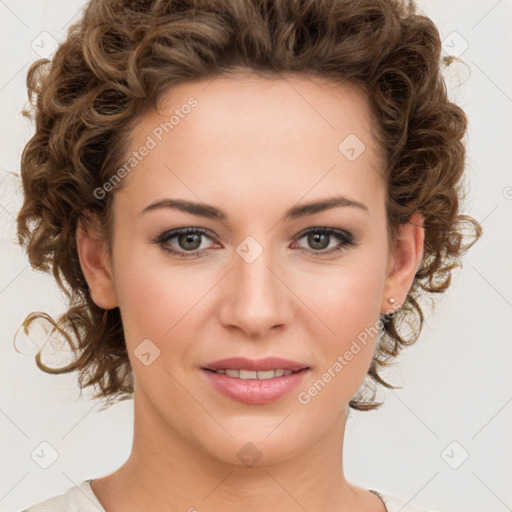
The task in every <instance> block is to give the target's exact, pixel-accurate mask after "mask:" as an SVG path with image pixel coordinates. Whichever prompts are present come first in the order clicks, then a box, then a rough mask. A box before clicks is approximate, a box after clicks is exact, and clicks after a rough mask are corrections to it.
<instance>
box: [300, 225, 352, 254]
mask: <svg viewBox="0 0 512 512" xmlns="http://www.w3.org/2000/svg"><path fill="white" fill-rule="evenodd" d="M303 238H307V240H306V242H307V243H308V244H309V245H310V247H312V248H313V249H314V250H313V252H314V253H318V255H326V254H333V253H336V252H339V251H342V250H344V249H347V248H348V247H350V246H355V245H357V242H356V240H355V237H354V235H352V233H350V232H348V231H344V230H338V229H332V228H327V227H317V228H312V229H309V230H308V231H306V232H305V233H302V234H301V235H299V237H297V238H296V240H302V239H303ZM333 238H334V240H333ZM336 240H337V241H338V244H337V245H334V246H331V247H330V248H329V245H330V242H333V241H334V242H335V241H336ZM306 249H307V248H306Z"/></svg>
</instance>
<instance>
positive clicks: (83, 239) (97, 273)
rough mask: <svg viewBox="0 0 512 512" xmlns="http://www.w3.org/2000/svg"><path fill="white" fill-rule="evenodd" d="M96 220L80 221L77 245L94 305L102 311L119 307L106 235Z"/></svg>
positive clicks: (89, 217) (77, 230) (90, 218)
mask: <svg viewBox="0 0 512 512" xmlns="http://www.w3.org/2000/svg"><path fill="white" fill-rule="evenodd" d="M100 233H101V230H100V229H99V228H98V222H97V220H96V218H93V217H91V216H88V219H87V222H84V221H83V219H80V220H79V222H78V225H77V229H76V244H77V251H78V257H79V259H80V266H81V267H82V272H83V273H84V276H85V279H86V281H87V284H88V285H89V289H90V292H91V297H92V300H93V301H94V303H95V304H96V305H97V306H98V307H100V308H102V309H113V308H115V307H117V305H118V302H117V296H116V293H115V287H114V279H113V274H112V264H111V260H110V256H109V254H108V250H107V244H106V240H105V237H104V235H102V234H100Z"/></svg>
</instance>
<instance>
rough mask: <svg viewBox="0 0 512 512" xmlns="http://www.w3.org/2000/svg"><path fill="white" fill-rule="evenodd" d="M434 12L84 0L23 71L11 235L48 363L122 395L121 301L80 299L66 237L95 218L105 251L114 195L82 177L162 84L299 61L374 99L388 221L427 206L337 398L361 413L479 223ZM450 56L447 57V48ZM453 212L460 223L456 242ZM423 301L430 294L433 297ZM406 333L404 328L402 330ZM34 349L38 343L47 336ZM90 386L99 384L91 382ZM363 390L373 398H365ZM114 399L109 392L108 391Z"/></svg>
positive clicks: (308, 70)
mask: <svg viewBox="0 0 512 512" xmlns="http://www.w3.org/2000/svg"><path fill="white" fill-rule="evenodd" d="M452 60H454V59H453V58H450V57H443V58H441V40H440V36H439V32H438V30H437V28H436V26H435V24H434V23H433V22H432V21H431V20H430V19H429V18H428V17H426V16H424V15H421V14H419V13H418V12H417V8H416V6H415V5H414V3H413V2H408V3H407V4H406V3H404V2H400V1H399V0H359V1H358V2H354V1H352V0H244V1H243V2H241V1H239V0H179V1H178V0H139V1H136V0H92V1H91V2H89V3H88V4H87V6H86V8H85V10H84V13H83V16H82V17H81V19H80V20H79V21H78V22H77V23H75V24H74V25H72V26H71V27H70V29H69V31H68V34H67V37H66V39H65V40H64V41H63V42H62V43H61V44H60V46H59V47H58V49H57V51H56V53H55V54H54V56H53V58H52V59H51V60H48V59H40V60H38V61H36V62H34V63H33V64H32V65H31V67H30V69H29V71H28V75H27V88H28V94H29V100H30V108H28V109H27V110H24V111H23V114H24V115H25V116H26V117H29V118H31V119H35V134H34V135H33V137H32V138H31V139H30V140H29V142H28V143H27V144H26V146H25V148H24V151H23V154H22V158H21V177H22V182H23V189H24V203H23V206H22V208H21V210H20V212H19V215H18V218H17V227H18V237H19V243H20V245H21V246H22V247H24V248H26V250H27V253H28V258H29V261H30V264H31V265H32V266H33V267H34V268H35V269H38V270H42V271H45V272H48V271H50V269H51V270H52V272H53V275H54V276H55V279H56V280H57V283H58V285H59V287H60V288H61V289H62V290H63V291H64V292H65V294H66V299H67V301H68V303H69V304H68V305H69V309H68V310H67V311H66V312H65V314H63V315H62V316H61V317H60V318H59V319H58V321H57V322H56V321H54V320H53V319H52V318H51V317H50V316H49V315H47V314H46V313H42V312H34V313H31V314H30V315H28V316H27V317H26V319H25V321H24V322H23V327H24V330H25V333H28V332H29V325H30V323H31V322H32V321H33V320H34V319H36V318H44V319H46V320H47V321H49V322H50V323H51V325H52V329H53V331H52V332H55V331H56V332H58V333H59V334H60V335H62V336H63V337H64V339H65V340H66V342H67V343H69V345H70V347H71V348H72V350H73V353H74V355H75V359H74V361H73V362H72V363H71V364H69V365H67V366H65V367H63V368H50V367H48V366H46V365H44V364H43V363H42V361H41V352H42V348H41V349H40V350H39V352H38V353H37V355H36V363H37V365H38V367H39V368H40V369H42V370H44V371H46V372H48V373H66V372H72V371H78V372H79V378H78V380H79V383H80V388H81V389H82V388H84V387H87V386H96V387H97V386H99V388H100V390H101V391H100V392H99V393H97V394H96V395H95V397H94V398H105V399H107V406H108V405H110V404H111V403H112V402H114V401H119V400H124V399H126V398H130V397H131V396H132V394H133V383H134V382H133V371H132V368H131V365H130V361H129V358H128V354H127V349H126V344H125V339H124V332H123V325H122V322H121V316H120V311H119V308H114V309H111V310H103V309H101V308H100V307H98V306H97V305H96V304H95V303H94V302H93V300H92V298H91V295H90V293H89V288H88V285H87V282H86V280H85V277H84V275H83V273H82V269H81V266H80V262H79V258H78V254H77V244H76V238H75V233H76V228H77V224H78V222H79V221H84V222H85V223H86V225H87V221H88V219H90V217H91V216H97V217H98V218H99V219H100V220H101V226H102V228H103V229H104V235H105V237H106V239H107V243H108V247H109V248H110V236H111V220H112V219H111V205H112V196H113V194H108V195H107V196H106V197H105V198H99V197H97V194H95V193H94V190H95V189H97V188H98V187H101V186H102V185H103V184H104V183H106V182H107V181H108V180H109V179H111V177H112V176H113V174H114V172H115V170H116V169H118V168H119V166H120V165H121V164H122V162H123V161H124V160H125V158H126V153H127V149H128V141H129V140H130V138H129V136H130V131H131V128H132V127H133V126H135V124H136V122H137V121H138V120H140V118H141V116H143V115H144V114H145V113H147V112H148V111H149V110H150V109H151V108H155V107H156V106H157V104H158V100H159V99H160V98H162V95H163V94H164V93H165V92H166V91H168V90H169V88H171V87H172V86H174V85H177V84H180V83H182V82H187V81H193V80H199V79H203V78H209V77H211V78H214V77H216V76H221V75H223V74H229V73H233V72H236V71H244V70H245V71H249V72H252V73H255V74H260V75H264V76H266V77H274V78H279V77H280V75H281V73H285V72H286V73H290V72H291V73H298V74H301V75H305V76H311V77H313V76H316V77H323V78H325V79H328V80H329V81H331V82H333V83H348V84H353V85H355V86H356V87H358V88H359V89H360V90H362V91H363V92H364V93H365V94H366V95H367V98H368V100H369V102H370V107H371V109H372V115H373V118H374V119H373V121H374V123H375V127H376V132H375V137H376V139H377V142H378V147H379V150H380V151H382V154H383V155H384V156H385V159H384V160H385V169H384V170H383V173H384V174H383V175H384V177H385V183H386V188H387V192H386V194H387V196H386V211H387V223H388V231H389V233H390V234H391V236H394V235H396V233H397V230H398V227H399V226H400V225H401V224H404V223H407V222H408V221H409V220H410V218H411V216H412V215H413V213H414V212H420V213H421V214H422V215H423V218H424V232H425V242H424V254H423V258H422V261H421V264H420V266H419V267H418V270H417V272H416V274H415V278H414V282H413V284H412V286H411V289H410V291H409V293H408V295H407V298H406V300H405V301H404V303H403V306H402V307H401V309H400V310H399V311H398V312H396V313H394V314H392V315H384V319H383V321H382V332H381V339H380V341H379V343H378V345H377V347H376V350H375V354H374V357H373V360H372V362H371V365H370V368H369V371H368V375H367V377H369V379H368V378H367V379H365V381H366V382H365V386H364V387H363V389H362V390H360V392H359V393H358V395H356V397H354V398H353V399H352V400H351V401H350V403H349V406H350V407H351V408H353V409H359V410H369V409H374V408H376V407H378V406H380V405H381V403H376V402H375V401H374V398H375V391H376V387H375V384H376V383H380V384H381V385H383V386H385V387H388V388H396V387H397V386H392V385H391V384H389V383H387V382H386V381H385V380H384V379H383V378H382V377H381V376H380V375H379V369H380V368H381V367H384V366H387V365H388V364H390V362H391V360H392V359H393V358H395V357H396V356H397V355H398V353H399V352H400V350H401V349H402V348H403V347H405V346H408V345H411V344H413V343H414V342H415V341H416V340H417V339H418V337H419V334H420V331H421V328H422V325H423V322H424V316H423V312H422V309H421V307H420V304H419V301H420V299H421V298H422V297H423V296H425V297H427V296H428V297H431V298H432V297H433V294H439V293H442V292H444V291H445V290H446V289H447V288H448V287H449V285H450V281H451V276H452V271H453V270H454V269H455V268H457V267H460V265H461V263H460V259H461V256H462V254H463V253H464V252H465V251H466V250H467V249H468V248H469V247H470V246H471V245H472V244H473V243H474V242H475V241H476V240H477V239H478V238H479V237H480V235H481V226H480V224H479V223H478V222H476V221H475V220H474V219H473V218H472V217H470V216H467V215H462V214H461V213H460V203H461V200H462V199H463V197H464V188H465V187H464V186H463V180H462V178H463V172H464V168H465V146H464V143H463V140H462V139H463V137H464V135H465V132H466V128H467V117H466V115H465V113H464V112H463V110H462V109H461V108H460V107H459V106H457V105H456V104H454V103H452V102H450V101H449V99H448V94H447V89H446V84H445V81H444V79H443V76H442V68H443V66H448V65H449V64H450V63H451V61H452ZM457 60H458V59H457ZM464 225H466V226H467V227H469V228H471V229H470V232H471V233H470V234H471V236H468V237H467V239H466V235H465V234H464V229H463V228H464ZM431 303H432V304H433V301H431ZM402 331H403V332H402ZM43 348H44V347H43ZM96 389H97V388H96ZM368 390H371V391H372V392H373V395H372V396H371V397H370V398H368V397H366V398H365V393H366V392H367V391H368ZM114 399H116V400H114Z"/></svg>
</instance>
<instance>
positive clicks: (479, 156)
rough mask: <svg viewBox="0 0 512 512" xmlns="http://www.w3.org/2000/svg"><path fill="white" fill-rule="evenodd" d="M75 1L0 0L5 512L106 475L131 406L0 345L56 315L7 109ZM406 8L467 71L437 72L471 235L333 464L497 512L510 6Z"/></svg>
mask: <svg viewBox="0 0 512 512" xmlns="http://www.w3.org/2000/svg"><path fill="white" fill-rule="evenodd" d="M82 5H83V2H82V1H77V0H73V1H71V0H58V1H56V0H53V1H51V2H50V1H48V0H47V1H38V0H31V1H29V0H25V1H22V2H15V1H14V0H0V52H1V73H0V112H1V116H0V124H1V126H0V147H1V149H2V151H1V153H0V222H1V230H0V236H1V245H0V257H1V267H0V318H1V323H0V325H1V326H2V330H1V333H2V342H1V344H0V350H1V359H0V364H1V368H0V376H1V387H0V413H1V414H0V428H1V433H2V435H1V455H0V458H1V460H2V464H1V469H0V471H1V473H0V474H1V482H0V509H1V510H2V511H5V512H19V511H20V510H22V509H23V508H24V507H26V506H29V505H32V504H34V503H36V502H38V501H41V500H43V499H45V498H47V497H50V496H54V495H56V494H60V493H62V492H64V491H65V490H66V489H68V488H69V487H71V486H72V485H75V484H77V483H79V482H81V481H82V480H83V479H85V478H93V477H99V476H103V475H105V474H107V473H109V472H111V471H113V470H115V469H116V468H117V467H119V466H120V465H121V464H122V463H123V462H124V460H125V459H126V458H127V457H128V455H129V453H130V448H131V440H132V419H133V412H132V402H131V401H129V402H124V403H121V404H118V405H116V406H114V407H113V408H112V409H110V410H108V411H106V412H102V413H99V412H98V411H97V409H98V405H97V404H96V403H95V402H91V401H87V400H86V399H85V398H87V397H88V396H90V393H87V392H86V393H84V396H83V397H82V398H80V396H79V391H78V387H77V382H76V375H64V376H52V375H46V374H44V373H42V372H40V371H39V370H38V369H37V367H36V366H35V363H34V359H33V354H34V353H35V350H36V348H37V347H36V344H37V343H38V341H37V339H36V340H35V341H34V342H32V341H30V340H25V342H23V343H21V344H20V346H19V349H20V350H21V352H22V354H20V353H17V352H16V351H15V350H14V347H13V337H14V333H15V332H16V330H17V329H18V327H19V326H20V325H21V322H22V321H23V319H24V318H25V316H26V314H28V313H29V312H31V311H35V310H43V311H46V312H48V313H50V314H51V315H52V316H54V317H55V316H56V315H57V314H58V313H59V312H62V311H63V310H64V303H63V301H62V297H61V294H60V292H59V291H58V288H57V285H56V284H55V282H54V280H53V278H51V277H50V276H47V275H44V274H40V273H36V272H34V271H32V270H31V268H30V266H29V265H28V261H27V259H26V257H25V255H24V254H23V252H22V251H21V249H20V248H19V247H18V246H17V245H16V238H15V217H16V214H17V212H18V210H19V207H20V205H21V194H20V187H19V181H18V173H19V159H20V154H21V151H22V148H23V146H24V145H25V143H26V142H27V141H28V139H29V138H30V136H31V135H32V133H33V126H31V124H30V123H29V122H28V121H26V120H24V119H23V118H22V117H21V115H20V111H21V109H22V107H23V106H24V103H25V101H26V92H25V76H26V71H27V69H28V66H29V64H30V63H31V62H32V61H34V60H35V59H37V58H38V53H39V54H44V53H45V52H49V51H51V50H52V38H54V39H55V40H56V41H59V40H61V39H62V38H63V37H64V35H65V31H66V28H67V26H68V24H69V23H70V22H71V21H72V20H73V19H76V18H74V17H75V16H76V15H77V14H78V12H79V10H80V9H81V7H82ZM419 5H420V7H421V9H422V10H423V11H424V12H425V13H426V14H427V15H428V16H430V17H431V18H432V19H433V20H434V21H435V22H436V24H437V25H438V27H439V30H440V33H441V36H442V38H443V39H444V40H445V49H446V51H447V52H450V53H455V54H460V56H461V58H462V59H463V60H464V61H465V62H466V63H467V64H468V66H469V68H467V67H464V66H458V67H457V68H456V70H454V71H450V72H449V73H448V74H447V76H446V78H447V82H448V85H449V91H450V96H451V97H452V99H453V100H455V101H457V102H458V103H459V104H460V105H461V106H462V108H463V109H464V110H465V111H466V113H467V114H468V116H469V119H470V127H469V133H468V138H467V147H468V161H467V167H468V177H469V180H470V186H471V194H470V195H469V196H468V199H467V201H466V205H465V212H467V213H469V214H471V215H473V216H474V217H475V218H476V219H477V220H479V221H480V222H481V223H482V225H483V228H484V236H483V238H482V239H481V240H480V242H479V243H478V244H477V245H476V246H474V247H473V249H472V250H471V251H470V253H469V254H468V255H467V257H466V259H465V263H464V267H463V270H462V271H461V272H460V273H458V274H457V275H456V277H455V281H454V285H453V287H452V288H451V289H450V290H449V292H448V293H447V294H446V295H445V296H444V298H443V299H442V302H441V303H440V304H439V307H438V308H437V310H435V311H434V314H433V315H432V316H431V315H430V314H428V315H427V325H426V326H425V328H424V331H423V333H422V336H421V338H420V340H419V342H418V343H417V344H416V345H415V346H414V347H412V348H409V349H406V350H405V351H404V352H403V353H402V355H401V360H400V363H399V365H398V366H397V367H395V368H394V369H393V370H392V371H391V372H390V373H389V374H388V375H389V377H390V378H391V379H392V381H393V382H395V383H397V384H403V385H404V386H405V387H404V389H402V390H398V391H386V392H383V391H382V392H381V393H380V395H379V396H380V398H382V399H384V400H385V402H386V404H385V406H383V408H382V409H381V410H379V411H374V412H367V413H359V412H353V413H352V414H351V416H350V418H349V420H348V424H347V433H346V442H345V472H346V475H347V478H348V479H349V481H352V482H354V483H357V484H359V485H362V486H365V487H366V488H374V489H379V490H381V491H384V492H387V493H390V494H393V495H396V496H398V497H401V498H402V499H405V500H407V501H408V500H411V503H413V504H414V505H416V506H418V507H424V508H429V509H432V510H438V511H439V512H448V511H464V512H477V511H478V512H481V511H483V510H485V511H486V512H490V511H495V512H502V511H503V512H504V511H506V510H512V487H511V486H510V481H511V477H512V471H511V469H512V464H511V457H510V454H511V453H512V439H511V436H510V432H511V431H512V428H511V427H512V403H511V402H512V385H511V382H510V381H511V379H510V368H511V367H512V336H511V335H512V327H511V317H512V272H511V270H510V268H511V262H512V241H511V240H512V236H511V224H512V223H511V219H512V174H511V172H510V162H511V156H512V155H511V149H510V148H511V145H512V141H511V138H510V136H511V129H510V128H511V118H512V84H511V82H512V80H511V74H512V73H511V71H512V65H511V62H512V59H511V55H510V54H511V52H510V49H511V42H512V41H511V35H510V26H511V23H512V2H511V1H510V0H501V1H496V0H486V1H479V2H476V1H475V2H468V1H467V0H466V1H464V0H456V1H455V0H451V1H450V2H446V1H441V0H436V1H427V0H424V1H422V2H420V4H419ZM466 45H467V48H466ZM460 52H463V53H460ZM43 56H45V55H43ZM460 82H462V85H459V84H460ZM50 363H51V361H50ZM42 442H47V443H49V444H50V445H51V446H52V447H53V448H54V449H55V450H56V452H57V453H58V458H57V459H56V460H55V462H54V463H53V464H52V465H51V466H49V467H48V469H43V468H42V467H41V464H44V463H45V462H46V463H48V462H49V461H50V459H49V457H50V453H51V450H50V449H49V448H48V447H45V446H46V445H43V446H41V443H42ZM454 442H455V443H454ZM452 443H454V444H452ZM42 452H44V453H45V456H44V457H39V458H38V457H37V455H36V454H40V455H41V453H42ZM31 454H33V455H31ZM466 455H467V456H468V458H467V460H465V461H464V462H463V463H462V464H461V462H462V461H463V459H464V457H465V456H466ZM451 466H453V467H451ZM457 466H458V467H457ZM454 467H457V469H454Z"/></svg>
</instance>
